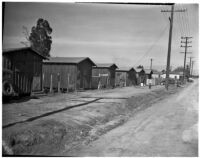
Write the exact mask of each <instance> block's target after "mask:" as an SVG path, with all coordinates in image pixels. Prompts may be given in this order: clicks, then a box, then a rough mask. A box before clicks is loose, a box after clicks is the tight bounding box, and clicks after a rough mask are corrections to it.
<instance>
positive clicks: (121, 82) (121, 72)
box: [115, 68, 137, 87]
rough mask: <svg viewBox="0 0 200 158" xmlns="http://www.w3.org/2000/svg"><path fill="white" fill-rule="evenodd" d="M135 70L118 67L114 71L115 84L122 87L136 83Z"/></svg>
mask: <svg viewBox="0 0 200 158" xmlns="http://www.w3.org/2000/svg"><path fill="white" fill-rule="evenodd" d="M136 83H137V79H136V71H135V69H134V68H119V69H117V70H116V72H115V85H116V86H120V87H124V86H132V85H136Z"/></svg>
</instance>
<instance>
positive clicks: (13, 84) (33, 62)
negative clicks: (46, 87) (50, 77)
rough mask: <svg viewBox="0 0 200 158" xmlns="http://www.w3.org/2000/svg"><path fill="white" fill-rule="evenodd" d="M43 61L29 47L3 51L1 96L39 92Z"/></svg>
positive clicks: (41, 57) (39, 55) (40, 56)
mask: <svg viewBox="0 0 200 158" xmlns="http://www.w3.org/2000/svg"><path fill="white" fill-rule="evenodd" d="M43 59H46V58H45V57H44V56H42V55H41V54H39V53H38V52H36V51H34V50H33V49H32V48H30V47H24V48H16V49H7V50H3V95H5V96H6V95H7V96H9V95H30V94H31V92H36V91H41V90H42V60H43Z"/></svg>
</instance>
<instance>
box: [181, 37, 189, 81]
mask: <svg viewBox="0 0 200 158" xmlns="http://www.w3.org/2000/svg"><path fill="white" fill-rule="evenodd" d="M190 38H192V37H181V39H185V42H184V41H181V43H185V45H184V46H182V45H181V47H184V48H185V52H181V53H185V56H184V67H183V82H184V80H185V76H186V70H185V63H186V54H187V53H191V52H187V48H189V47H192V46H188V43H192V42H191V41H188V39H190Z"/></svg>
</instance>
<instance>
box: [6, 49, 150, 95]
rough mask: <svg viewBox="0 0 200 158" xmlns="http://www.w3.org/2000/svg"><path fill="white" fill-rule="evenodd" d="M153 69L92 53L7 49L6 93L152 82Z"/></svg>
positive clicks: (67, 89) (110, 86)
mask: <svg viewBox="0 0 200 158" xmlns="http://www.w3.org/2000/svg"><path fill="white" fill-rule="evenodd" d="M152 74H153V72H152V71H151V70H144V69H143V68H140V69H139V68H133V67H131V68H118V66H117V65H116V64H114V63H113V64H97V63H94V62H93V61H92V60H91V59H90V58H88V57H50V58H48V59H47V58H45V57H44V56H42V55H40V54H39V53H37V52H36V51H34V50H32V49H31V48H19V49H12V50H4V51H3V94H4V95H10V94H11V93H15V94H16V93H17V94H30V93H31V92H36V91H41V90H44V89H50V91H52V90H54V89H57V90H62V91H74V90H82V89H101V88H114V87H117V86H119V87H124V86H133V85H140V84H141V83H143V84H148V82H147V81H148V79H151V78H152Z"/></svg>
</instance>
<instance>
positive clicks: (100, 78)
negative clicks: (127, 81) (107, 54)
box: [92, 63, 118, 88]
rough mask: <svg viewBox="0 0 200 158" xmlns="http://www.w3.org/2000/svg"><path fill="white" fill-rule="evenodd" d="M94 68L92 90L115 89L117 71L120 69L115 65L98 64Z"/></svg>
mask: <svg viewBox="0 0 200 158" xmlns="http://www.w3.org/2000/svg"><path fill="white" fill-rule="evenodd" d="M96 65H97V66H94V67H92V88H98V86H99V85H100V86H101V87H104V88H106V87H108V88H109V87H110V88H111V87H112V88H113V87H115V70H116V69H117V68H118V67H117V66H116V65H115V64H109V63H106V64H96Z"/></svg>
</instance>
